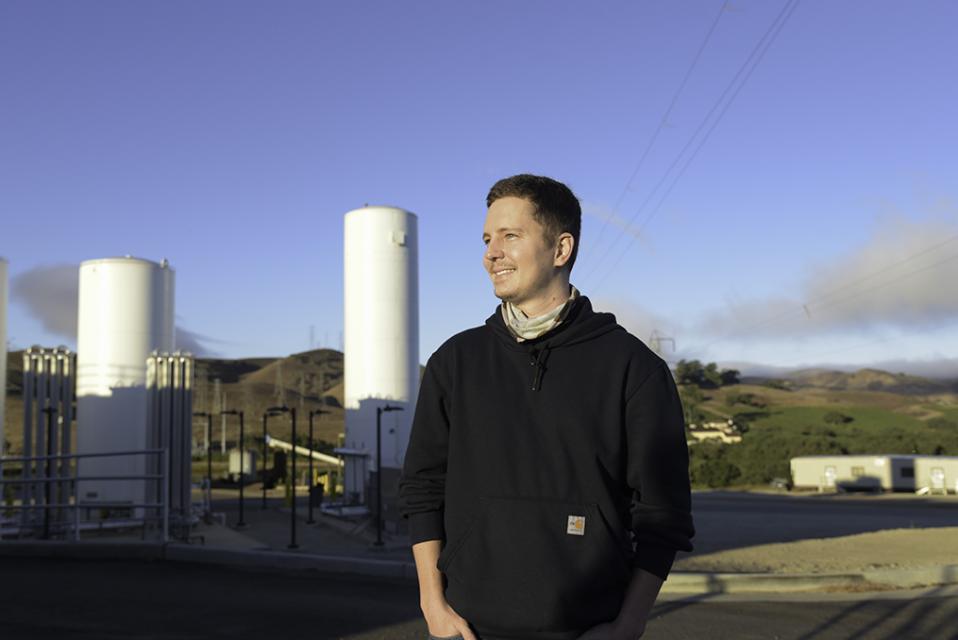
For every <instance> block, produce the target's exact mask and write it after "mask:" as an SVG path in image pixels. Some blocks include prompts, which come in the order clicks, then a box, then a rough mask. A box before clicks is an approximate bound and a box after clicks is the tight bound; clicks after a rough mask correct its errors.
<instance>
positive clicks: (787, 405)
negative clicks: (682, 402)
mask: <svg viewBox="0 0 958 640" xmlns="http://www.w3.org/2000/svg"><path fill="white" fill-rule="evenodd" d="M750 382H751V383H750V384H734V385H728V386H724V387H719V388H715V389H700V390H697V393H696V391H693V390H691V389H689V388H688V387H689V386H690V385H682V386H681V391H682V393H683V396H684V397H690V396H696V395H700V396H701V399H700V400H699V401H698V402H697V404H696V405H695V406H694V407H692V411H691V412H692V413H693V414H697V415H693V416H692V418H693V420H692V421H695V419H698V420H701V419H702V418H705V419H707V420H726V419H728V418H730V417H732V418H734V420H735V422H736V423H739V424H742V425H744V427H745V429H746V432H745V434H744V436H743V440H742V442H741V443H740V444H733V445H722V444H719V443H702V444H695V445H692V446H691V447H690V457H691V461H690V471H691V476H692V480H693V485H694V486H698V487H709V486H710V487H719V486H730V485H737V484H764V483H767V482H769V481H770V480H771V479H772V478H775V477H784V478H787V477H789V459H790V458H792V457H794V456H798V455H815V454H844V453H848V454H856V453H885V454H893V453H919V454H945V455H958V394H956V393H955V392H954V390H953V389H954V382H953V381H946V382H936V381H929V380H924V379H921V378H916V377H913V376H902V375H900V374H888V373H886V372H883V371H877V370H874V369H862V370H860V371H856V372H854V373H841V372H832V371H820V370H819V371H813V372H809V371H806V372H797V373H796V375H795V376H794V377H789V378H787V379H786V380H774V381H770V380H765V381H764V384H755V382H757V381H756V380H754V379H753V380H750ZM786 383H787V384H786ZM769 384H771V385H772V386H768V385H769ZM781 387H785V388H781ZM786 389H790V390H786ZM889 389H895V390H897V391H891V390H889ZM739 400H742V401H739ZM689 406H690V404H689V403H686V407H687V408H688V407H689Z"/></svg>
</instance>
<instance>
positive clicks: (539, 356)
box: [486, 295, 625, 391]
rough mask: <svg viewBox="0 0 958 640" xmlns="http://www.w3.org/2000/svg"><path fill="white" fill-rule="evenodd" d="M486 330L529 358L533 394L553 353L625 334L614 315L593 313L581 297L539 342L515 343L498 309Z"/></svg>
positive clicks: (536, 340) (487, 322)
mask: <svg viewBox="0 0 958 640" xmlns="http://www.w3.org/2000/svg"><path fill="white" fill-rule="evenodd" d="M486 326H487V327H489V329H490V330H491V331H492V332H493V334H494V335H495V336H496V337H497V338H498V339H499V342H500V343H502V345H503V346H505V347H506V348H507V349H510V350H513V351H521V352H524V353H526V354H527V355H528V357H529V364H530V365H531V366H532V367H533V370H532V374H531V376H530V378H531V386H532V390H533V391H537V390H538V389H539V387H540V386H541V383H542V376H543V375H544V373H545V371H547V368H546V361H547V359H548V357H549V352H550V351H551V350H552V349H559V348H562V347H568V346H571V345H574V344H579V343H581V342H586V341H588V340H594V339H595V338H598V337H599V336H603V335H605V334H607V333H609V332H610V331H625V329H624V328H622V327H621V326H619V324H618V323H617V322H616V321H615V315H613V314H611V313H607V312H598V313H597V312H595V311H593V310H592V302H591V301H590V300H589V298H588V296H585V295H580V296H579V297H577V298H576V299H574V300H573V301H572V305H571V307H570V308H569V313H568V315H567V316H566V317H565V319H564V320H563V321H562V322H561V323H560V324H559V325H558V326H557V327H555V328H554V329H551V330H549V331H547V332H546V333H544V334H542V335H541V336H539V337H538V338H533V339H531V340H525V341H523V342H517V341H516V339H515V336H513V335H512V332H510V331H509V328H508V327H507V326H506V323H505V322H504V321H503V319H502V313H501V311H500V308H499V306H497V307H496V310H495V311H494V312H493V313H492V315H491V316H489V317H488V318H487V319H486Z"/></svg>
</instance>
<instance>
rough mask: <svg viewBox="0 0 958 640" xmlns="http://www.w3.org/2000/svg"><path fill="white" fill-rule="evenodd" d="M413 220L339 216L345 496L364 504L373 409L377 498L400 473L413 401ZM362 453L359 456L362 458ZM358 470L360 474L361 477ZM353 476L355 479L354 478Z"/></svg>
mask: <svg viewBox="0 0 958 640" xmlns="http://www.w3.org/2000/svg"><path fill="white" fill-rule="evenodd" d="M417 228H418V224H417V219H416V215H415V214H413V213H410V212H408V211H404V210H403V209H398V208H396V207H382V206H366V207H363V208H361V209H355V210H353V211H350V212H349V213H347V214H346V216H345V237H344V251H343V254H344V262H345V264H344V278H345V282H344V285H345V286H344V290H343V293H344V304H343V309H344V324H343V345H344V350H345V353H344V368H345V371H344V390H343V395H344V396H345V398H344V399H345V403H346V407H345V408H346V425H345V426H346V432H345V443H344V444H345V447H344V449H345V450H347V451H352V452H354V454H353V455H347V456H346V457H345V460H346V464H347V468H346V469H345V470H344V471H345V478H344V480H345V483H346V487H345V490H346V493H347V495H349V494H351V493H353V494H354V495H357V496H358V497H359V498H360V500H365V498H366V496H367V493H366V482H367V481H368V475H367V473H366V472H365V470H368V471H375V470H376V407H382V406H385V405H386V404H387V402H388V404H390V405H393V406H399V407H402V408H403V410H402V411H396V412H390V413H384V414H383V416H382V466H383V472H382V477H383V483H384V489H383V490H384V494H385V493H386V492H387V491H388V492H389V493H392V492H393V491H394V489H395V488H394V487H393V485H394V484H395V483H396V481H397V480H398V475H399V471H400V470H401V468H402V461H403V457H404V456H405V453H406V444H407V443H408V441H409V428H410V425H411V423H412V417H413V411H414V410H415V404H416V396H417V395H418V393H419V268H418V262H419V258H418V256H419V241H418V230H417ZM364 453H365V456H363V454H364ZM363 466H365V470H364V469H363ZM358 471H359V472H358Z"/></svg>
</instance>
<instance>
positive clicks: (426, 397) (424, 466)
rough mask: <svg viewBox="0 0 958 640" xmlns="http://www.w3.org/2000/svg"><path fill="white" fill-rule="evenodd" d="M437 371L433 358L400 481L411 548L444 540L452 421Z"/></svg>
mask: <svg viewBox="0 0 958 640" xmlns="http://www.w3.org/2000/svg"><path fill="white" fill-rule="evenodd" d="M437 368H438V367H437V361H436V356H435V354H433V356H432V357H430V358H429V361H428V362H427V363H426V371H425V373H424V374H423V379H422V383H421V384H420V386H419V397H418V399H417V401H416V413H415V415H414V417H413V423H412V428H411V430H410V433H409V446H408V447H407V448H406V457H405V459H404V460H403V469H402V474H401V477H400V479H399V510H400V513H401V514H402V516H403V517H404V518H406V519H408V520H409V539H410V543H411V544H416V543H419V542H423V541H424V540H444V539H445V527H444V525H443V507H444V502H445V488H446V457H447V453H448V445H449V418H448V412H447V399H446V396H445V395H444V393H443V390H442V388H441V387H440V385H439V376H438V371H437Z"/></svg>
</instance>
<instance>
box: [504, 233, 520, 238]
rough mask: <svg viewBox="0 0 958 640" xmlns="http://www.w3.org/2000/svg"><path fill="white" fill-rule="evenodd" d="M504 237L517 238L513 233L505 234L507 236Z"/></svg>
mask: <svg viewBox="0 0 958 640" xmlns="http://www.w3.org/2000/svg"><path fill="white" fill-rule="evenodd" d="M506 237H507V238H517V237H518V236H517V235H516V234H514V233H507V234H506Z"/></svg>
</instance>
